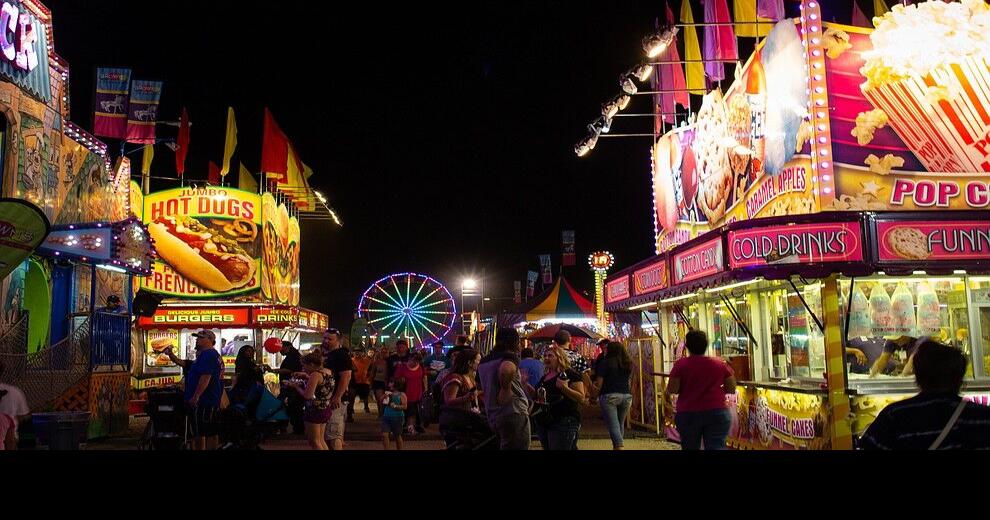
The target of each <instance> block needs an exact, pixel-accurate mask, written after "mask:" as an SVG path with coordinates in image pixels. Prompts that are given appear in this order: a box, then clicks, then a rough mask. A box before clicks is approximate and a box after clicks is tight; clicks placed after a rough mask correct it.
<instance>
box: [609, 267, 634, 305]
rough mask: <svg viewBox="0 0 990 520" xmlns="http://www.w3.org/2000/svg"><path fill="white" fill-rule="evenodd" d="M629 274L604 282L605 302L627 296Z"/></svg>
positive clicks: (612, 301)
mask: <svg viewBox="0 0 990 520" xmlns="http://www.w3.org/2000/svg"><path fill="white" fill-rule="evenodd" d="M629 296H630V294H629V275H627V274H626V275H622V277H621V278H616V279H615V280H611V281H609V282H608V283H607V284H605V303H614V302H617V301H619V300H625V299H626V298H629Z"/></svg>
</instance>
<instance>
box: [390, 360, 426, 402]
mask: <svg viewBox="0 0 990 520" xmlns="http://www.w3.org/2000/svg"><path fill="white" fill-rule="evenodd" d="M423 374H425V372H424V371H423V365H419V366H418V367H416V370H413V369H411V368H409V367H408V366H407V365H406V364H405V363H403V364H401V365H399V366H398V367H396V369H395V378H396V379H398V378H400V377H404V378H406V399H407V400H408V401H409V402H410V403H416V402H419V401H420V400H421V399H422V398H423V390H424V389H423Z"/></svg>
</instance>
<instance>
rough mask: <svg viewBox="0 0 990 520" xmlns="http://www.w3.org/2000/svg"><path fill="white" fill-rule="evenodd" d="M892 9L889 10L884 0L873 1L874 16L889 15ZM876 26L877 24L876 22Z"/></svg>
mask: <svg viewBox="0 0 990 520" xmlns="http://www.w3.org/2000/svg"><path fill="white" fill-rule="evenodd" d="M888 11H890V9H888V8H887V2H884V1H883V0H873V16H883V15H885V14H887V12H888ZM874 25H876V22H874Z"/></svg>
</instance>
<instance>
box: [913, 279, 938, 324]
mask: <svg viewBox="0 0 990 520" xmlns="http://www.w3.org/2000/svg"><path fill="white" fill-rule="evenodd" d="M939 306H940V302H939V301H938V294H936V293H935V290H934V289H932V286H931V285H929V284H928V282H922V283H920V284H918V335H920V336H937V335H938V334H939V333H940V332H941V331H942V320H941V317H940V314H939Z"/></svg>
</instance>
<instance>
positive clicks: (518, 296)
mask: <svg viewBox="0 0 990 520" xmlns="http://www.w3.org/2000/svg"><path fill="white" fill-rule="evenodd" d="M512 289H513V294H512V301H514V302H515V303H522V282H520V281H519V280H516V281H514V282H512Z"/></svg>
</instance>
